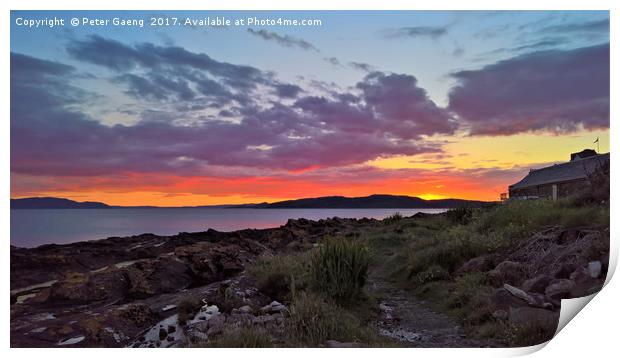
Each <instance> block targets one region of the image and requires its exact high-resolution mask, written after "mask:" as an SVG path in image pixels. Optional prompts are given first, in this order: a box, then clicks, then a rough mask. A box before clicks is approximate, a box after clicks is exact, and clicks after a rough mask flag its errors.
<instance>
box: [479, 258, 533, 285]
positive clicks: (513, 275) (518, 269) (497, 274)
mask: <svg viewBox="0 0 620 358" xmlns="http://www.w3.org/2000/svg"><path fill="white" fill-rule="evenodd" d="M523 276H524V273H523V264H521V263H519V262H514V261H503V262H501V263H500V264H499V265H497V266H496V267H495V268H494V269H493V270H491V271H489V272H488V273H487V278H488V279H489V281H490V283H491V284H492V285H494V286H496V287H499V286H501V285H503V284H504V283H507V284H509V285H512V286H516V285H518V284H519V283H521V281H522V280H523Z"/></svg>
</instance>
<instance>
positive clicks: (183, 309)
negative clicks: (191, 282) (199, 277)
mask: <svg viewBox="0 0 620 358" xmlns="http://www.w3.org/2000/svg"><path fill="white" fill-rule="evenodd" d="M200 307H202V302H201V301H200V299H199V298H198V297H195V296H188V297H185V298H183V299H182V300H181V301H179V304H178V305H177V312H178V318H177V321H178V322H179V324H180V325H185V324H186V323H187V321H189V320H190V319H192V318H193V317H194V315H195V314H196V312H198V310H200Z"/></svg>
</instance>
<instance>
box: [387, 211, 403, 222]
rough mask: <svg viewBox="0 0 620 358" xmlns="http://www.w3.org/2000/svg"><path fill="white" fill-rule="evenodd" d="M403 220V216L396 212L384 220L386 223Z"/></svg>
mask: <svg viewBox="0 0 620 358" xmlns="http://www.w3.org/2000/svg"><path fill="white" fill-rule="evenodd" d="M402 219H403V214H401V213H399V212H395V213H394V214H392V215H390V216H388V217H387V218H385V219H384V221H386V222H397V221H400V220H402Z"/></svg>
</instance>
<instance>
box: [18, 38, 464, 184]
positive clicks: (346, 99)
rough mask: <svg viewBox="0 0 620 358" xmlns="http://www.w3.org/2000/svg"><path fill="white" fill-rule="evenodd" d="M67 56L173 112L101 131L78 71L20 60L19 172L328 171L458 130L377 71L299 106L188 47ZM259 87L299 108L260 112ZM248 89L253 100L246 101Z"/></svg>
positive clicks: (286, 90) (98, 41)
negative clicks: (97, 67)
mask: <svg viewBox="0 0 620 358" xmlns="http://www.w3.org/2000/svg"><path fill="white" fill-rule="evenodd" d="M94 45H97V46H103V47H102V48H107V49H108V50H109V52H112V51H116V52H117V54H118V55H119V56H120V55H122V56H124V58H123V59H120V60H118V61H117V60H116V59H114V58H113V57H108V55H110V53H107V54H106V55H105V56H103V57H104V58H103V59H101V58H99V59H98V58H97V56H92V54H90V53H89V51H90V50H92V48H91V46H94ZM104 45H105V46H104ZM70 46H72V47H71V51H73V56H74V58H76V59H79V60H81V61H86V62H90V63H94V64H98V65H101V66H105V67H106V68H108V69H110V71H111V72H112V73H113V75H112V77H111V79H112V82H111V83H112V84H119V85H122V86H124V87H125V92H126V93H128V94H129V95H131V96H133V97H135V98H138V99H140V100H143V101H146V103H151V102H152V103H156V104H159V105H162V104H165V105H167V106H168V107H166V106H163V107H162V109H156V108H151V107H149V106H146V107H145V108H148V109H140V107H134V108H128V109H127V108H125V109H124V111H125V112H127V111H128V110H130V112H131V113H134V114H136V113H137V115H138V118H139V120H138V122H137V123H134V124H131V125H126V124H116V125H105V124H102V123H101V122H99V121H98V118H93V116H95V115H94V114H87V112H85V111H83V110H81V109H80V108H81V107H80V105H81V104H83V103H84V99H88V98H91V97H93V96H94V94H92V93H89V92H87V91H85V90H83V89H80V88H78V87H77V85H76V81H75V80H76V79H77V78H78V74H77V73H76V71H75V69H74V68H72V67H70V66H66V65H63V64H61V63H57V62H52V61H46V60H41V59H36V58H33V57H29V56H25V55H20V54H15V53H13V54H11V62H12V63H11V70H12V72H11V78H12V81H11V91H12V94H13V95H12V97H11V137H12V141H11V153H12V157H11V170H12V172H14V173H21V174H36V175H58V176H95V175H99V176H101V175H105V176H110V175H116V174H122V173H128V172H140V173H161V172H167V173H175V174H177V175H209V174H210V173H212V171H213V168H216V167H229V168H246V170H254V169H260V170H268V171H270V170H275V171H279V170H299V169H305V168H311V167H312V168H315V167H319V168H328V167H334V166H342V165H355V164H359V163H363V162H365V161H367V160H371V159H375V158H378V157H386V156H392V155H413V154H418V153H425V152H437V151H439V150H440V149H439V148H438V147H436V146H431V145H428V144H424V143H423V142H422V141H421V140H420V139H421V136H423V135H429V134H434V133H451V132H452V131H453V130H454V128H455V125H454V123H453V122H452V119H451V116H450V115H449V114H448V113H447V112H446V111H445V110H442V109H441V108H439V107H437V106H436V105H435V104H434V103H433V102H432V101H430V99H429V98H428V96H427V95H426V92H425V91H424V90H423V89H421V88H419V87H417V81H416V79H415V77H412V76H407V75H396V74H383V73H378V72H377V73H373V74H371V75H369V76H367V77H365V78H364V79H363V80H362V81H360V82H359V83H358V85H357V87H356V89H354V90H352V91H351V92H343V93H338V92H334V93H332V94H330V95H329V97H317V96H305V97H299V96H300V94H302V93H304V92H305V91H304V89H302V88H301V87H299V86H297V85H294V84H286V83H281V82H278V81H276V80H274V79H273V75H266V74H265V73H264V72H262V71H260V70H258V69H253V68H249V69H248V68H246V67H244V66H237V65H233V64H228V63H224V62H218V61H215V60H212V59H211V58H210V57H209V56H207V55H206V54H195V53H192V52H189V51H187V50H185V49H182V48H176V47H168V48H165V47H156V46H153V45H150V44H142V45H136V46H133V47H132V46H127V45H124V44H122V43H119V42H114V41H109V40H105V39H103V38H97V37H91V38H89V39H87V40H85V41H82V42H80V41H74V42H73V43H71V44H70ZM138 48H140V50H138ZM173 58H174V59H176V60H173ZM154 59H157V60H154ZM138 69H139V71H138ZM204 72H206V73H207V74H209V77H207V75H205V74H204ZM201 73H202V74H201ZM239 73H245V74H250V75H252V76H255V79H256V81H255V82H254V83H247V84H246V83H241V84H240V85H239V84H236V81H241V82H243V81H247V80H251V76H250V78H247V77H243V76H241V75H239ZM259 85H260V86H262V87H263V88H264V87H265V86H266V87H267V88H271V91H273V92H272V93H273V94H275V95H276V98H277V99H281V98H296V100H295V102H294V103H293V104H286V103H290V102H287V101H285V102H284V103H282V102H280V101H278V100H273V101H262V102H260V103H256V102H257V101H258V100H260V97H258V98H256V97H255V96H252V94H253V93H254V92H252V91H253V90H252V89H253V88H255V87H259ZM242 88H249V89H250V92H249V93H245V94H242V91H241V89H242ZM257 91H258V89H257ZM244 96H245V97H244ZM395 99H397V100H396V101H395ZM32 103H37V104H38V105H37V106H32V105H31V104H32ZM233 103H234V104H233ZM222 106H224V107H223V108H222ZM160 107H161V106H160ZM209 108H218V110H216V111H215V112H214V113H219V117H216V116H215V114H214V115H213V116H210V117H209V116H206V115H202V117H200V116H198V117H195V116H196V113H201V111H204V110H206V109H209ZM88 113H91V112H88ZM192 116H194V117H192Z"/></svg>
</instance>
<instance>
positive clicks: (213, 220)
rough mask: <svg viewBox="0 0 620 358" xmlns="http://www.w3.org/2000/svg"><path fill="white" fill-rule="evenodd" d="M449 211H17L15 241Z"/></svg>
mask: <svg viewBox="0 0 620 358" xmlns="http://www.w3.org/2000/svg"><path fill="white" fill-rule="evenodd" d="M445 210H446V209H250V208H123V209H12V210H11V245H14V246H18V247H36V246H40V245H44V244H52V243H53V244H68V243H73V242H78V241H87V240H98V239H105V238H108V237H113V236H131V235H139V234H144V233H152V234H156V235H174V234H178V233H179V232H198V231H206V230H208V229H210V228H211V229H215V230H218V231H235V230H241V229H249V228H253V229H264V228H273V227H278V226H280V225H284V224H286V222H287V220H288V219H299V218H305V219H310V220H319V219H326V218H332V217H339V218H357V219H360V218H364V217H366V218H374V219H384V218H386V217H388V216H390V215H393V214H394V213H397V212H398V213H400V214H402V215H403V216H410V215H414V214H416V213H418V212H423V213H440V212H443V211H445Z"/></svg>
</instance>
